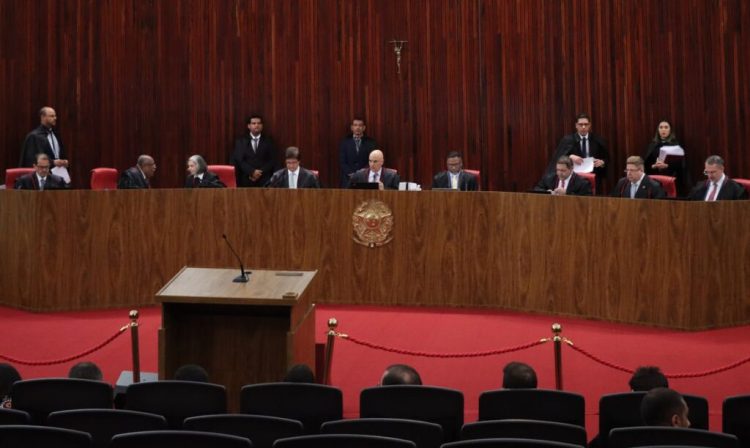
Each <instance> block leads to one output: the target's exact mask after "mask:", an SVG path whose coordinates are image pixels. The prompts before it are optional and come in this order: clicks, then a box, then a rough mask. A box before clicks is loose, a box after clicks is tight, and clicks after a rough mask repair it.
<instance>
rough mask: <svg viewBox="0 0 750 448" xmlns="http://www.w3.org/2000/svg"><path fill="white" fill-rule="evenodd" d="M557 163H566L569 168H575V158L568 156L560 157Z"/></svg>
mask: <svg viewBox="0 0 750 448" xmlns="http://www.w3.org/2000/svg"><path fill="white" fill-rule="evenodd" d="M555 164H556V165H565V166H567V167H568V169H569V170H572V169H573V160H571V158H570V157H568V156H560V158H559V159H557V162H556V163H555Z"/></svg>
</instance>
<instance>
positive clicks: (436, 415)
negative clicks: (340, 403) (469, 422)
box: [359, 385, 464, 442]
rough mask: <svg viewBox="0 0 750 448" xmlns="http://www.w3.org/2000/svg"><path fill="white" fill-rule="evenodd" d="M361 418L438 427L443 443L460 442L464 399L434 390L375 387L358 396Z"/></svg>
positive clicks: (445, 389)
mask: <svg viewBox="0 0 750 448" xmlns="http://www.w3.org/2000/svg"><path fill="white" fill-rule="evenodd" d="M359 415H360V417H361V418H405V419H411V420H422V421H425V422H430V423H437V424H438V425H440V426H442V428H443V440H444V441H446V442H450V441H453V440H457V439H458V434H459V432H460V431H461V426H463V424H464V395H463V393H461V391H458V390H453V389H447V388H443V387H432V386H411V385H398V386H376V387H370V388H367V389H363V390H362V392H361V393H360V395H359Z"/></svg>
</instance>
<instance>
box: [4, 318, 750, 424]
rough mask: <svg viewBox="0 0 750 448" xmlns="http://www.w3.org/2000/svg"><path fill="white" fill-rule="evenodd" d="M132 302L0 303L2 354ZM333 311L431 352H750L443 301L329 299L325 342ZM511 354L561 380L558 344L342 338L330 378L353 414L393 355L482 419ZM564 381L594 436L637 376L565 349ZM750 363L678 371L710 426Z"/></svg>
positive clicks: (625, 361)
mask: <svg viewBox="0 0 750 448" xmlns="http://www.w3.org/2000/svg"><path fill="white" fill-rule="evenodd" d="M140 312H141V319H140V336H141V365H142V369H143V370H144V371H156V370H157V330H158V327H159V325H160V312H159V309H158V308H144V309H141V310H140ZM127 315H128V310H112V311H98V312H76V313H49V314H35V313H27V312H23V311H17V310H13V309H9V308H0V321H2V323H3V324H2V326H0V355H5V356H11V357H15V358H19V359H27V360H33V361H45V360H51V359H59V358H64V357H67V356H70V355H73V354H76V353H79V352H82V351H84V350H86V349H89V348H91V347H94V346H96V345H97V344H99V343H100V342H102V341H104V340H106V339H107V338H108V337H110V336H111V335H112V334H114V333H115V332H116V331H117V329H118V328H120V327H121V326H122V325H124V324H126V323H127V322H128V318H127ZM329 317H336V318H337V319H338V320H339V331H341V332H343V333H348V334H350V335H352V336H354V337H355V338H357V339H359V340H363V341H369V342H373V343H376V344H380V345H384V346H388V347H394V348H400V349H406V350H414V351H423V352H435V353H467V352H481V351H488V350H495V349H503V348H507V347H514V346H518V345H522V344H526V343H529V342H532V341H535V340H538V339H540V338H543V337H549V336H551V331H550V326H551V325H552V323H554V322H559V323H561V324H562V325H563V336H565V337H567V338H569V339H571V340H573V341H574V342H575V343H576V345H577V346H579V347H581V348H583V349H585V350H587V351H588V352H590V353H592V354H594V355H597V356H599V357H600V358H603V359H604V360H607V361H610V362H612V363H615V364H619V365H621V366H624V367H627V368H634V367H636V366H638V365H641V364H656V365H659V366H661V367H662V369H663V370H664V371H665V372H666V373H667V374H678V373H692V372H702V371H707V370H712V369H714V368H717V367H721V366H725V365H729V364H731V363H734V362H736V361H738V360H740V359H743V358H745V357H747V356H748V355H750V341H748V340H747V338H746V337H745V336H746V335H747V334H748V329H749V328H748V327H738V328H732V329H725V330H715V331H704V332H696V333H686V332H680V331H667V330H659V329H652V328H644V327H638V326H630V325H615V324H610V323H603V322H593V321H586V320H582V319H572V318H558V317H551V316H539V315H527V314H519V313H510V312H496V311H486V310H482V311H478V310H471V311H467V310H456V309H435V308H430V309H426V308H374V307H334V306H320V307H318V310H317V316H316V321H317V327H318V332H317V334H318V342H321V343H322V342H324V340H325V332H326V330H327V327H326V322H327V320H328V318H329ZM84 359H88V360H91V361H94V362H96V363H97V364H99V365H100V366H101V367H102V370H103V371H104V375H105V379H106V380H107V381H110V382H114V381H115V380H116V379H117V376H118V375H119V373H120V371H122V370H130V369H131V364H130V336H129V335H128V334H127V333H125V334H123V335H121V336H120V337H118V338H117V339H115V340H114V341H113V342H112V343H111V344H109V345H107V346H105V347H104V348H102V349H101V350H99V351H97V352H96V353H93V354H92V355H90V356H87V357H85V358H84ZM511 360H518V361H523V362H527V363H529V364H531V365H532V366H534V368H535V369H536V370H537V374H538V376H539V381H540V387H544V388H554V363H553V356H552V344H551V343H546V344H543V345H540V346H535V347H532V348H530V349H526V350H523V351H520V352H516V353H510V354H504V355H495V356H490V357H482V358H425V357H414V356H406V355H399V354H395V353H389V352H385V351H379V350H374V349H371V348H367V347H363V346H360V345H356V344H354V343H353V342H350V341H345V340H340V339H339V340H337V341H336V348H335V354H334V362H333V371H332V383H333V385H335V386H337V387H340V388H341V389H342V390H343V391H344V411H345V414H346V416H347V417H355V416H357V412H358V398H359V391H360V390H361V389H362V388H365V387H369V386H373V385H376V384H377V382H378V380H379V378H380V375H381V373H382V371H383V369H384V368H385V366H387V365H388V364H392V363H407V364H411V365H413V366H414V367H416V368H417V370H418V371H419V372H420V374H421V375H422V379H423V381H424V382H425V384H430V385H437V386H444V387H450V388H455V389H459V390H461V391H463V392H464V395H465V397H466V401H465V406H466V419H467V421H472V420H475V419H476V414H477V400H478V398H477V397H478V395H479V393H480V392H482V391H484V390H489V389H495V388H498V387H499V386H500V382H501V377H502V373H501V372H502V367H503V365H505V363H507V362H509V361H511ZM75 362H76V361H71V362H68V363H66V364H64V365H56V366H23V365H16V367H17V368H18V370H19V371H20V372H21V375H22V376H23V377H24V378H35V377H44V376H63V375H65V374H66V373H67V370H68V369H69V368H70V366H71V365H73V364H74V363H75ZM563 364H564V386H565V390H568V391H572V392H577V393H581V394H583V395H584V396H585V397H586V408H587V413H588V421H587V423H588V424H587V427H588V428H587V429H588V432H589V436H593V435H594V434H595V433H596V425H597V419H596V412H597V407H598V398H599V396H600V395H602V394H605V393H613V392H621V391H625V390H626V389H627V381H628V378H629V375H628V374H627V373H624V372H619V371H617V370H613V369H611V368H609V367H604V366H601V365H599V364H597V363H595V362H594V361H591V360H590V359H589V358H586V357H584V356H583V355H581V354H579V353H577V352H575V351H573V350H572V349H571V348H569V347H564V348H563ZM748 376H750V363H748V364H744V365H742V366H739V367H737V368H734V369H732V370H729V371H726V372H723V373H719V374H716V375H712V376H708V377H704V378H695V379H670V384H671V385H672V387H674V388H675V389H677V390H679V391H682V392H686V393H691V394H695V395H702V396H705V397H707V398H708V400H709V405H710V411H711V428H712V429H714V430H720V428H721V419H720V413H721V402H722V400H723V399H724V398H725V397H726V396H730V395H736V394H740V393H750V383H748V381H747V378H748Z"/></svg>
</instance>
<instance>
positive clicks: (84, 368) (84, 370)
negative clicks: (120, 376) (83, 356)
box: [68, 361, 104, 381]
mask: <svg viewBox="0 0 750 448" xmlns="http://www.w3.org/2000/svg"><path fill="white" fill-rule="evenodd" d="M68 378H78V379H80V380H94V381H101V380H102V379H103V378H104V375H102V370H101V369H100V368H99V366H97V365H96V364H94V363H93V362H88V361H84V362H79V363H78V364H76V365H74V366H73V367H71V368H70V371H68Z"/></svg>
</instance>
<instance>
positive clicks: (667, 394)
mask: <svg viewBox="0 0 750 448" xmlns="http://www.w3.org/2000/svg"><path fill="white" fill-rule="evenodd" d="M686 406H687V405H686V404H685V400H683V398H682V395H680V393H679V392H677V391H675V390H672V389H667V388H666V387H657V388H654V389H651V390H650V391H648V392H647V393H646V395H645V396H644V397H643V401H641V417H642V418H643V422H644V423H645V424H646V425H647V426H672V416H674V415H679V414H680V413H681V412H682V411H683V409H684V408H685V407H686Z"/></svg>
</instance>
